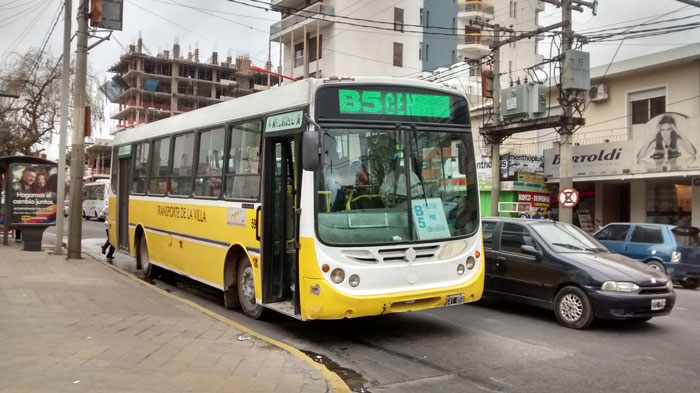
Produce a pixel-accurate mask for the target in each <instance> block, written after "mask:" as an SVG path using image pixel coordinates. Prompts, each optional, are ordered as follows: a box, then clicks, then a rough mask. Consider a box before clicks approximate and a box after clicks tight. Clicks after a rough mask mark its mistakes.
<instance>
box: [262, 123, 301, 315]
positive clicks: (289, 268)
mask: <svg viewBox="0 0 700 393" xmlns="http://www.w3.org/2000/svg"><path fill="white" fill-rule="evenodd" d="M297 157H298V152H297V143H296V138H295V137H294V136H287V137H270V138H266V139H265V144H264V154H263V159H264V163H263V171H264V174H263V176H264V180H263V182H264V185H263V190H264V191H263V202H262V221H263V222H262V237H261V241H260V246H261V248H262V250H261V251H262V283H263V303H268V304H269V303H279V302H284V303H286V306H285V308H286V309H287V310H288V313H292V312H293V314H298V313H299V297H298V291H297V290H296V288H298V287H299V283H298V274H297V272H298V248H299V245H298V244H299V243H298V241H299V239H298V220H297V217H298V216H297V212H298V205H299V192H298V190H299V185H300V184H301V173H300V170H299V168H298V165H297V162H298V161H297ZM292 307H293V311H292Z"/></svg>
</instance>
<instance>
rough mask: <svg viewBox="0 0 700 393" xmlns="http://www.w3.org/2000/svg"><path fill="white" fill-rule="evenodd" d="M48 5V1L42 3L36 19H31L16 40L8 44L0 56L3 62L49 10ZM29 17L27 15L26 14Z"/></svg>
mask: <svg viewBox="0 0 700 393" xmlns="http://www.w3.org/2000/svg"><path fill="white" fill-rule="evenodd" d="M49 4H50V0H45V1H44V3H43V6H44V8H42V9H40V10H39V13H38V14H36V17H35V18H34V19H32V21H31V22H30V23H28V24H27V26H26V27H25V28H24V30H22V31H21V32H20V34H19V35H18V36H17V38H16V39H15V40H14V41H13V42H12V43H11V44H10V46H9V47H8V48H7V49H6V50H5V51H4V52H3V53H2V55H0V58H3V59H4V60H5V61H6V60H7V57H5V55H8V57H9V54H8V53H12V51H14V50H15V49H16V48H17V46H18V45H19V44H20V43H21V42H22V41H23V40H24V39H25V38H26V37H27V33H28V32H29V30H31V29H32V28H33V27H34V26H35V25H36V22H37V21H38V20H39V19H40V18H41V17H42V16H43V15H44V13H45V12H46V11H47V10H48V9H49ZM27 15H29V14H27Z"/></svg>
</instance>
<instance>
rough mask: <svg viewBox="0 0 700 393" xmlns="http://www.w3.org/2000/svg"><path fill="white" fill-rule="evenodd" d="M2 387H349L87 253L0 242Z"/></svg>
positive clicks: (292, 353) (294, 354)
mask: <svg viewBox="0 0 700 393" xmlns="http://www.w3.org/2000/svg"><path fill="white" fill-rule="evenodd" d="M0 343H1V344H0V391H3V392H36V391H61V392H63V391H65V392H72V391H76V392H80V391H86V392H144V391H148V392H242V391H245V392H327V391H348V388H347V385H345V384H344V383H343V382H342V380H340V378H339V377H338V376H337V375H336V374H333V373H331V372H330V371H328V370H327V369H326V368H325V367H324V366H322V365H319V364H317V363H315V362H313V360H311V359H310V358H308V357H307V356H306V355H304V354H303V353H301V352H300V351H298V350H296V349H294V348H292V347H290V346H288V345H286V344H283V343H281V342H278V341H276V340H273V339H270V338H267V337H265V336H262V335H260V334H258V333H256V332H253V331H250V330H248V329H247V328H245V327H243V326H241V325H238V324H236V323H235V322H233V321H230V320H227V319H226V318H224V317H221V316H219V315H217V314H214V313H212V312H210V311H208V310H205V309H203V308H201V307H199V306H197V305H196V304H194V303H192V302H189V301H186V300H182V299H179V298H177V297H175V296H173V295H169V294H167V293H166V292H164V291H162V290H160V289H157V288H155V287H153V286H151V285H149V284H146V283H144V282H142V281H140V280H138V279H136V278H134V277H133V276H131V275H129V274H128V273H124V272H122V271H120V270H118V269H116V268H114V267H112V266H109V265H107V264H105V263H103V262H99V261H97V260H95V259H93V258H91V257H89V256H85V259H82V260H66V259H65V258H64V257H61V256H55V255H50V254H47V253H46V252H24V251H21V249H20V245H15V244H13V245H11V246H8V247H3V246H0Z"/></svg>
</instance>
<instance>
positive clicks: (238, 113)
mask: <svg viewBox="0 0 700 393" xmlns="http://www.w3.org/2000/svg"><path fill="white" fill-rule="evenodd" d="M336 83H337V84H349V83H371V84H378V85H382V84H383V85H388V84H392V85H399V86H414V87H420V88H425V89H431V90H442V91H444V92H449V93H452V94H458V95H462V96H463V95H464V94H463V93H462V92H460V91H457V90H454V89H449V88H447V87H444V86H442V85H440V84H437V83H433V82H426V81H422V80H418V79H409V78H392V77H357V78H351V79H342V80H339V79H329V78H324V79H314V78H309V79H306V80H302V81H298V82H294V83H291V84H288V85H283V86H281V87H276V88H272V89H268V90H265V91H261V92H258V93H254V94H249V95H247V96H243V97H240V98H235V99H232V100H228V101H224V102H221V103H218V104H215V105H210V106H208V107H205V108H202V109H197V110H194V111H191V112H187V113H183V114H180V115H177V116H171V117H168V118H166V119H163V120H158V121H155V122H152V123H148V124H143V125H139V126H137V127H134V128H131V129H128V130H124V131H119V132H117V133H116V134H115V136H114V142H113V144H114V145H120V144H123V143H127V142H132V141H137V140H142V139H149V138H154V137H158V136H160V135H169V134H173V133H178V132H182V131H187V130H193V129H197V128H206V127H209V126H214V125H217V124H222V123H224V122H226V121H230V120H232V119H236V118H241V119H245V118H250V117H255V116H262V115H264V114H267V113H274V112H278V111H283V110H285V109H288V108H293V107H299V106H304V105H309V104H311V99H312V92H313V91H315V89H316V88H317V87H318V86H320V85H330V84H336Z"/></svg>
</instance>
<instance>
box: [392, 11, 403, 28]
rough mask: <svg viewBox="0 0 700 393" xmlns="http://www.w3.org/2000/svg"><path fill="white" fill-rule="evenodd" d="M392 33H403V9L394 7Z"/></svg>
mask: <svg viewBox="0 0 700 393" xmlns="http://www.w3.org/2000/svg"><path fill="white" fill-rule="evenodd" d="M394 31H400V32H402V33H403V8H398V7H394Z"/></svg>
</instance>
